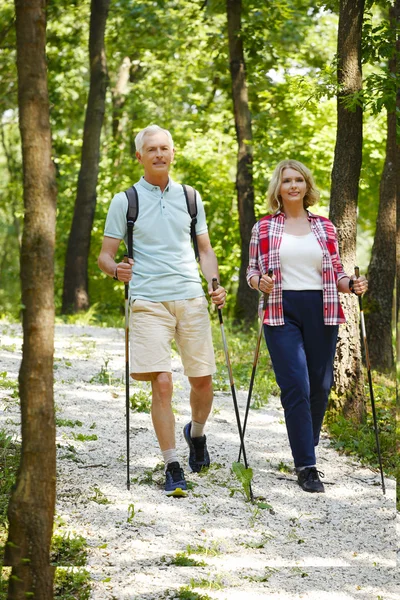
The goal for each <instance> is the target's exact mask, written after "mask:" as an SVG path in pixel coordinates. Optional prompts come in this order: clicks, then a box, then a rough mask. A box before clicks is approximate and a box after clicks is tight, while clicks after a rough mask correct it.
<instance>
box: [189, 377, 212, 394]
mask: <svg viewBox="0 0 400 600" xmlns="http://www.w3.org/2000/svg"><path fill="white" fill-rule="evenodd" d="M189 383H190V386H191V388H192V390H193V391H194V392H195V393H196V394H199V395H201V394H209V393H212V389H213V387H212V377H211V375H205V376H204V377H189Z"/></svg>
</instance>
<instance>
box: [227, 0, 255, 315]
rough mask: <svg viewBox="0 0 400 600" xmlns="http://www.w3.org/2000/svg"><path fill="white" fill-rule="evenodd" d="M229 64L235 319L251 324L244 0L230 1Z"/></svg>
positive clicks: (251, 191)
mask: <svg viewBox="0 0 400 600" xmlns="http://www.w3.org/2000/svg"><path fill="white" fill-rule="evenodd" d="M226 8H227V16H228V38H229V67H230V71H231V77H232V99H233V110H234V115H235V126H236V137H237V143H238V154H237V170H236V190H237V203H238V211H239V228H240V240H241V254H240V270H239V287H238V291H237V295H236V306H235V319H236V320H237V321H244V323H247V324H250V323H251V322H252V321H253V320H254V318H255V316H256V314H257V302H258V298H257V295H256V294H254V292H252V291H251V290H250V288H249V286H248V285H247V281H246V269H247V265H248V264H249V243H250V237H251V229H252V227H253V225H254V223H255V220H256V218H255V213H254V187H253V174H252V163H253V148H252V139H253V134H252V128H251V114H250V109H249V101H248V93H247V84H246V65H245V60H244V50H243V40H242V36H241V28H242V25H241V19H242V1H241V0H227V2H226Z"/></svg>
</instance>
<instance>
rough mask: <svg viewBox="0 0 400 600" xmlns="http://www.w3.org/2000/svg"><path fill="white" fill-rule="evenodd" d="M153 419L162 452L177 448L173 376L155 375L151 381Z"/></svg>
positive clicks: (169, 374) (166, 374)
mask: <svg viewBox="0 0 400 600" xmlns="http://www.w3.org/2000/svg"><path fill="white" fill-rule="evenodd" d="M151 390H152V396H153V401H152V404H151V418H152V421H153V426H154V431H155V432H156V436H157V439H158V443H159V444H160V448H161V451H164V450H169V449H171V448H175V417H174V413H173V412H172V391H173V385H172V375H171V373H164V372H162V373H154V375H153V378H152V380H151Z"/></svg>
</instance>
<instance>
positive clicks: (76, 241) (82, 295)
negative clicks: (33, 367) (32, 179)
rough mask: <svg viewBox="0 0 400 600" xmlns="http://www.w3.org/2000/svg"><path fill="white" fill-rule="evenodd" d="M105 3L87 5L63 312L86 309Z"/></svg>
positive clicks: (100, 114) (102, 107) (102, 87)
mask: <svg viewBox="0 0 400 600" xmlns="http://www.w3.org/2000/svg"><path fill="white" fill-rule="evenodd" d="M109 3H110V0H92V2H91V14H90V36H89V57H90V88H89V98H88V103H87V109H86V118H85V125H84V130H83V145H82V160H81V168H80V171H79V177H78V189H77V195H76V202H75V210H74V217H73V220H72V227H71V232H70V236H69V240H68V248H67V254H66V259H65V269H64V290H63V302H62V312H63V313H71V312H78V311H79V310H86V309H87V308H88V307H89V290H88V258H89V250H90V236H91V231H92V226H93V219H94V212H95V208H96V187H97V178H98V173H99V160H100V134H101V128H102V125H103V119H104V113H105V97H106V89H107V84H108V76H107V67H106V55H105V48H104V33H105V28H106V20H107V13H108V7H109Z"/></svg>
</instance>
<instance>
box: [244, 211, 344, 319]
mask: <svg viewBox="0 0 400 600" xmlns="http://www.w3.org/2000/svg"><path fill="white" fill-rule="evenodd" d="M307 214H308V219H309V221H310V225H311V231H312V232H313V233H314V235H315V237H316V238H317V240H318V242H319V244H320V246H321V248H322V284H323V299H324V323H325V325H339V324H340V323H345V321H346V319H345V316H344V313H343V309H342V307H341V304H340V300H339V294H338V291H337V282H338V281H339V280H340V279H342V278H343V277H347V275H346V273H345V272H344V270H343V265H342V263H341V260H340V256H339V248H338V242H337V235H336V228H335V226H334V225H333V223H332V222H331V221H330V220H329V219H326V218H325V217H320V216H319V215H314V214H312V213H310V212H309V211H307ZM284 225H285V215H284V213H283V212H281V211H278V212H276V213H275V214H273V215H267V216H266V217H263V218H262V219H260V221H258V222H257V223H256V224H255V225H254V227H253V230H252V234H251V240H250V249H249V254H250V257H249V266H248V268H247V274H246V276H247V282H248V284H249V285H250V279H251V278H252V277H253V276H254V275H257V276H259V275H262V274H264V273H267V272H268V269H272V270H273V272H274V275H275V285H274V289H273V290H272V292H271V294H270V296H269V300H268V305H267V310H266V311H265V319H264V323H265V324H266V325H284V324H285V321H284V319H283V304H282V274H281V265H280V257H279V248H280V245H281V241H282V235H283V229H284ZM261 307H262V297H261V299H260V305H259V310H260V314H261V311H262V308H261Z"/></svg>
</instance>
